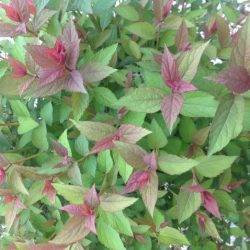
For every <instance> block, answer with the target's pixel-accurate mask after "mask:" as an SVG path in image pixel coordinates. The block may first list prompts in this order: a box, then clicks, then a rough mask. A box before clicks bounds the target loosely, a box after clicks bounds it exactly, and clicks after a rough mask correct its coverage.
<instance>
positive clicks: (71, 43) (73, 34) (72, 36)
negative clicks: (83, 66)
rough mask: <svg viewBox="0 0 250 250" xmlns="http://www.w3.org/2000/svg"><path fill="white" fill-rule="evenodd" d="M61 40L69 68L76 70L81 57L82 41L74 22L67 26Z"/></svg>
mask: <svg viewBox="0 0 250 250" xmlns="http://www.w3.org/2000/svg"><path fill="white" fill-rule="evenodd" d="M61 39H62V41H63V44H64V46H65V48H66V65H67V68H69V69H70V70H74V69H75V68H76V63H77V59H78V57H79V44H80V39H79V37H78V33H77V31H76V28H75V25H74V23H73V21H72V20H71V21H70V22H69V23H68V24H67V25H66V27H65V29H64V31H63V34H62V38H61Z"/></svg>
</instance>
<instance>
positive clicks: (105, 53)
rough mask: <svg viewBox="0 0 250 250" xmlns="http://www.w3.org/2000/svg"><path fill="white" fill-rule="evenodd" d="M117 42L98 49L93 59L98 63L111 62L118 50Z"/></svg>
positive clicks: (106, 63)
mask: <svg viewBox="0 0 250 250" xmlns="http://www.w3.org/2000/svg"><path fill="white" fill-rule="evenodd" d="M117 46H118V45H117V43H116V44H113V45H111V46H109V47H107V48H104V49H102V50H100V51H98V52H97V53H96V54H95V55H94V56H93V58H92V59H91V61H93V62H96V63H101V64H102V65H108V64H109V62H110V61H111V59H112V57H113V55H114V54H115V52H116V50H117Z"/></svg>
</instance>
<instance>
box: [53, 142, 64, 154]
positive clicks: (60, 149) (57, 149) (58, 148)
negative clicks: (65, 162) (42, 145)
mask: <svg viewBox="0 0 250 250" xmlns="http://www.w3.org/2000/svg"><path fill="white" fill-rule="evenodd" d="M52 147H53V149H54V150H55V152H56V153H57V154H58V155H60V156H62V157H65V156H68V149H67V148H65V147H64V146H63V145H62V144H61V143H59V142H57V141H53V142H52Z"/></svg>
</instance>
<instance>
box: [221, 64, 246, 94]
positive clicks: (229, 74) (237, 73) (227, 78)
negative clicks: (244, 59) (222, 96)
mask: <svg viewBox="0 0 250 250" xmlns="http://www.w3.org/2000/svg"><path fill="white" fill-rule="evenodd" d="M217 81H218V82H219V83H222V84H224V85H225V86H226V87H227V88H228V89H229V90H231V91H232V92H234V93H238V94H241V93H244V92H246V91H248V90H249V89H250V75H249V74H248V72H247V70H246V69H245V68H243V67H240V66H236V65H235V66H233V65H232V66H231V67H230V68H229V69H227V70H225V71H223V72H221V73H220V74H219V75H218V77H217Z"/></svg>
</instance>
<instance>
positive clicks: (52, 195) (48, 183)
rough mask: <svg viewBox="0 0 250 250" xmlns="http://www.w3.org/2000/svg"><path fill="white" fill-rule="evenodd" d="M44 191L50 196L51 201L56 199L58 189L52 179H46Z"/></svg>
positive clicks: (53, 201)
mask: <svg viewBox="0 0 250 250" xmlns="http://www.w3.org/2000/svg"><path fill="white" fill-rule="evenodd" d="M42 193H43V194H44V195H46V196H47V197H48V199H49V200H50V201H51V203H55V201H56V190H55V188H54V187H53V185H52V180H45V183H44V188H43V191H42Z"/></svg>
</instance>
